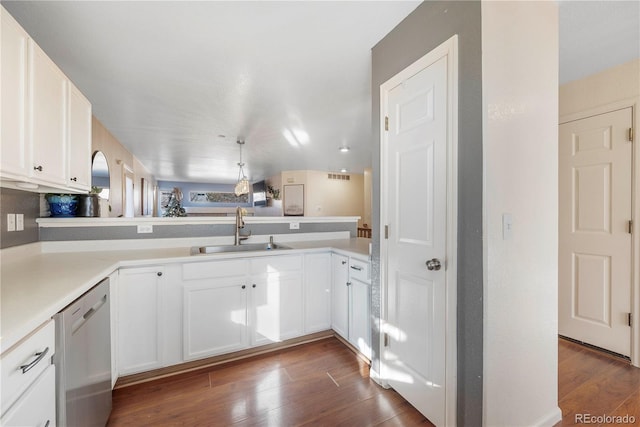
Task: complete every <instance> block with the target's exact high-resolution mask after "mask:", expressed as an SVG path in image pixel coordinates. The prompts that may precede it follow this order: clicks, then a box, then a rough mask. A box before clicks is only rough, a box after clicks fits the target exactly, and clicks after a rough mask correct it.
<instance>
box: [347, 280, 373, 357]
mask: <svg viewBox="0 0 640 427" xmlns="http://www.w3.org/2000/svg"><path fill="white" fill-rule="evenodd" d="M349 292H350V295H349V306H350V307H349V342H350V343H351V344H353V345H354V346H355V347H356V348H357V349H358V350H360V352H361V353H362V354H364V355H365V356H366V357H368V358H369V359H371V326H370V325H371V320H370V306H371V297H370V287H369V285H367V284H366V283H363V282H361V281H359V280H353V279H352V280H351V285H350V286H349Z"/></svg>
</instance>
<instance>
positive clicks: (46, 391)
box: [0, 365, 56, 427]
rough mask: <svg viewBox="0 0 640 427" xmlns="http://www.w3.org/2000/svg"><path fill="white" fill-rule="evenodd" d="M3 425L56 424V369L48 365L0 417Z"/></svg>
mask: <svg viewBox="0 0 640 427" xmlns="http://www.w3.org/2000/svg"><path fill="white" fill-rule="evenodd" d="M0 425H2V426H4V427H14V426H15V427H18V426H33V427H55V426H56V369H55V366H54V365H49V367H48V368H47V369H46V370H45V371H44V372H43V373H42V375H40V376H39V377H38V379H36V381H35V382H34V383H33V384H31V386H30V387H29V388H28V389H27V391H26V392H25V393H24V395H22V397H21V398H20V399H19V400H18V401H17V402H16V403H15V404H14V405H13V406H12V407H11V409H9V411H7V413H6V414H4V416H3V417H2V419H0Z"/></svg>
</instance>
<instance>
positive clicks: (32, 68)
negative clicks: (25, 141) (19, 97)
mask: <svg viewBox="0 0 640 427" xmlns="http://www.w3.org/2000/svg"><path fill="white" fill-rule="evenodd" d="M67 81H68V80H67V78H66V77H65V75H64V74H63V73H62V71H60V69H59V68H58V67H57V66H56V64H54V63H53V61H51V59H49V57H48V56H47V55H46V54H45V53H44V51H43V50H42V49H40V47H38V45H37V44H35V43H34V42H33V40H29V89H30V91H29V92H30V102H29V110H28V111H29V114H28V116H29V121H28V123H29V127H28V134H29V141H30V143H31V152H32V166H33V168H32V171H31V176H32V180H33V181H34V182H37V183H42V184H58V185H66V184H67V173H66V161H67V149H66V147H67V144H66V142H67V141H66V140H67V135H66V131H67V129H66V119H67V117H66V111H67V90H68V88H67Z"/></svg>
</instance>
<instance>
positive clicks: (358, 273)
mask: <svg viewBox="0 0 640 427" xmlns="http://www.w3.org/2000/svg"><path fill="white" fill-rule="evenodd" d="M349 277H350V278H351V279H355V280H360V281H361V282H365V283H370V282H371V275H370V273H369V262H367V261H362V260H359V259H356V258H351V259H350V260H349Z"/></svg>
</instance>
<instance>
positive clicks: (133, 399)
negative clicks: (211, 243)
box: [108, 338, 640, 427]
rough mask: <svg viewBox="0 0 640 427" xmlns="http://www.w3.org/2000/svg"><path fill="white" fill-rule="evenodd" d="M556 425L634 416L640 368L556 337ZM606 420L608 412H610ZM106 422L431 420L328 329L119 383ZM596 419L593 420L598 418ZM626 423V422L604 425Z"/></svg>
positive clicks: (638, 408) (639, 407)
mask: <svg viewBox="0 0 640 427" xmlns="http://www.w3.org/2000/svg"><path fill="white" fill-rule="evenodd" d="M558 373H559V375H558V399H559V406H560V408H561V409H562V416H563V419H562V421H561V422H559V423H558V424H556V427H558V426H566V425H579V424H580V422H579V421H580V420H579V419H576V415H577V414H590V415H591V416H596V417H597V416H614V417H616V416H620V417H624V416H625V415H628V416H630V417H635V424H633V423H632V424H627V425H640V369H638V368H634V367H632V366H631V365H630V364H629V363H628V362H626V361H623V360H620V359H617V358H615V357H613V356H610V355H608V354H606V353H602V352H599V351H596V350H593V349H590V348H587V347H584V346H581V345H579V344H576V343H573V342H570V341H566V340H563V339H560V340H559V344H558ZM612 420H613V419H612ZM108 425H109V426H112V427H114V426H148V425H153V426H227V425H237V426H278V427H280V426H299V425H313V426H332V427H333V426H385V427H386V426H431V425H432V424H431V423H430V422H429V421H428V420H427V419H425V418H424V417H423V416H422V415H421V414H420V413H419V412H418V411H416V410H415V409H414V408H413V407H412V406H411V405H409V404H408V403H407V402H406V401H405V400H404V399H402V397H400V396H399V395H398V394H397V393H396V392H394V391H393V390H384V389H383V388H381V387H379V386H378V385H376V384H375V383H373V382H372V381H371V380H370V379H369V369H368V366H367V365H366V364H365V363H364V362H362V360H360V359H359V358H358V357H356V355H355V354H354V353H353V352H351V350H349V349H348V348H347V347H345V346H344V345H343V344H342V343H341V342H340V341H338V340H337V339H335V338H329V339H324V340H321V341H316V342H313V343H309V344H304V345H300V346H297V347H293V348H289V349H285V350H280V351H277V352H275V353H269V354H265V355H261V356H256V357H252V358H249V359H245V360H240V361H236V362H232V363H229V364H225V365H220V366H215V367H211V368H203V369H200V370H198V371H194V372H189V373H184V374H180V375H175V376H172V377H168V378H163V379H159V380H154V381H150V382H146V383H142V384H138V385H132V386H128V387H124V388H119V389H116V390H115V391H114V393H113V411H112V413H111V418H110V419H109V424H108ZM596 425H598V423H596ZM601 425H624V424H620V423H618V424H613V423H611V424H606V423H605V424H601Z"/></svg>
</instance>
